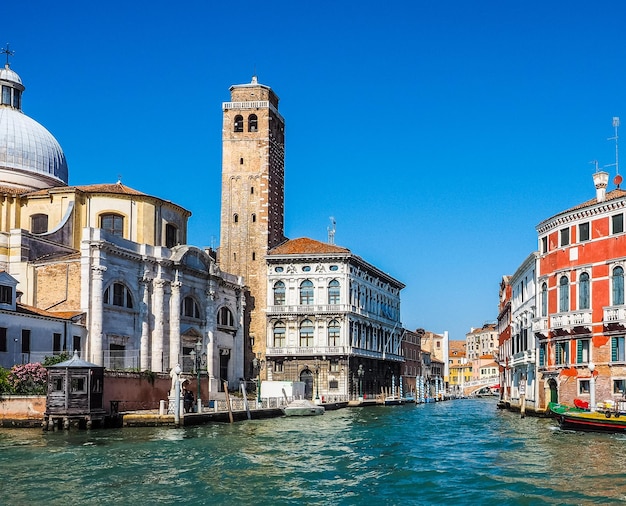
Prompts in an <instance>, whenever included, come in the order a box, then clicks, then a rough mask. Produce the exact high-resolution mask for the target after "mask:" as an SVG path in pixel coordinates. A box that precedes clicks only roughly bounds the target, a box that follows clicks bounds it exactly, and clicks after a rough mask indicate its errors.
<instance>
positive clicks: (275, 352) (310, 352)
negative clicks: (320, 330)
mask: <svg viewBox="0 0 626 506" xmlns="http://www.w3.org/2000/svg"><path fill="white" fill-rule="evenodd" d="M348 353H350V348H349V347H348V346H298V347H282V348H271V347H268V348H266V349H265V355H266V356H267V357H285V356H286V357H293V358H297V357H312V356H316V357H317V356H326V357H336V356H342V355H347V354H348Z"/></svg>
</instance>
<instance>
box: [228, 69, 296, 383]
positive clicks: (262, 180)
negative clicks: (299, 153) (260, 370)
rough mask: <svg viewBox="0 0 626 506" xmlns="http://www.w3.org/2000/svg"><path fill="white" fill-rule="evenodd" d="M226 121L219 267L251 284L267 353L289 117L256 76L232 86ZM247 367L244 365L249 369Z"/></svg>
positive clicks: (254, 333)
mask: <svg viewBox="0 0 626 506" xmlns="http://www.w3.org/2000/svg"><path fill="white" fill-rule="evenodd" d="M230 97H231V101H230V102H224V103H223V105H222V110H223V125H222V211H221V220H220V225H221V227H220V250H219V263H220V268H221V269H222V270H224V271H226V272H229V273H231V274H236V275H238V276H243V278H244V283H245V285H246V286H248V287H249V290H250V297H249V299H250V300H249V302H248V304H249V305H251V306H252V307H247V308H246V310H247V311H249V319H250V320H249V335H250V340H251V343H252V349H251V350H250V348H249V347H246V348H247V349H248V351H252V352H253V353H254V354H255V355H256V354H257V353H259V352H260V353H261V354H262V355H265V333H266V323H265V307H266V298H267V293H266V292H267V264H266V261H265V255H266V253H267V251H268V250H269V249H271V248H273V247H275V246H277V245H278V244H280V243H282V242H283V241H284V240H285V237H284V202H285V185H284V173H285V120H284V119H283V117H282V116H281V115H280V113H279V112H278V97H277V96H276V94H275V93H274V92H273V91H272V89H271V88H270V87H269V86H265V85H263V84H259V83H258V82H257V78H256V76H255V77H253V78H252V81H251V82H250V83H249V84H239V85H234V86H231V87H230ZM247 372H248V371H246V373H247Z"/></svg>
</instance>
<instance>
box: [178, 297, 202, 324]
mask: <svg viewBox="0 0 626 506" xmlns="http://www.w3.org/2000/svg"><path fill="white" fill-rule="evenodd" d="M180 314H181V315H183V316H187V317H188V318H197V319H199V318H200V307H199V306H198V303H197V302H196V301H195V299H194V298H193V297H189V296H187V297H185V298H184V299H183V301H182V303H181V308H180Z"/></svg>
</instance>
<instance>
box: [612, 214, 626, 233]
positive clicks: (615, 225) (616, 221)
mask: <svg viewBox="0 0 626 506" xmlns="http://www.w3.org/2000/svg"><path fill="white" fill-rule="evenodd" d="M611 225H612V230H613V233H614V234H621V233H622V232H623V231H624V215H623V214H615V215H613V216H611Z"/></svg>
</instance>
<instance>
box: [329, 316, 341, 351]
mask: <svg viewBox="0 0 626 506" xmlns="http://www.w3.org/2000/svg"><path fill="white" fill-rule="evenodd" d="M339 329H340V327H339V322H338V321H337V320H331V322H330V323H329V324H328V346H339V344H340V332H339Z"/></svg>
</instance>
